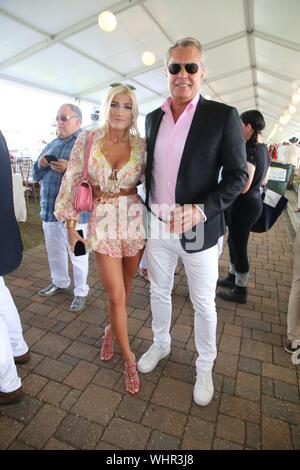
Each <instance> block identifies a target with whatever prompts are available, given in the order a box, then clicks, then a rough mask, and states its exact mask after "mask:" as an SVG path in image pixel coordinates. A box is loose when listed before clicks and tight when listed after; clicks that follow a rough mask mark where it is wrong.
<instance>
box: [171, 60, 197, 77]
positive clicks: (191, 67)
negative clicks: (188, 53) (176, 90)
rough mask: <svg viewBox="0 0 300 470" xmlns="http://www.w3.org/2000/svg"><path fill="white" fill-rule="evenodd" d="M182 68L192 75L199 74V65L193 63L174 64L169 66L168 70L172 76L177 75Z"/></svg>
mask: <svg viewBox="0 0 300 470" xmlns="http://www.w3.org/2000/svg"><path fill="white" fill-rule="evenodd" d="M182 67H184V68H185V71H186V72H187V73H189V74H190V75H194V73H197V72H198V70H199V67H200V66H199V64H196V63H195V62H191V63H188V64H177V63H172V64H169V65H168V70H169V73H170V74H171V75H177V74H178V73H179V72H180V71H181V69H182Z"/></svg>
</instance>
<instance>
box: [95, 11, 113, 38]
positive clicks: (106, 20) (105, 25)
mask: <svg viewBox="0 0 300 470" xmlns="http://www.w3.org/2000/svg"><path fill="white" fill-rule="evenodd" d="M98 24H99V27H100V28H101V29H103V31H105V32H107V33H110V32H111V31H114V30H115V29H116V26H117V18H116V17H115V15H114V14H113V13H111V11H102V13H100V15H99V16H98Z"/></svg>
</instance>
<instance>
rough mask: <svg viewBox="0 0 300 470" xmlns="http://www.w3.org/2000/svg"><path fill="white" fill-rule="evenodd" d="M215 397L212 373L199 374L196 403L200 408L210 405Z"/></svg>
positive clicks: (203, 372) (195, 393)
mask: <svg viewBox="0 0 300 470" xmlns="http://www.w3.org/2000/svg"><path fill="white" fill-rule="evenodd" d="M213 396H214V384H213V380H212V372H211V370H209V371H201V372H200V373H198V374H197V380H196V383H195V386H194V402H195V403H197V405H200V406H206V405H208V404H209V403H210V402H211V400H212V397H213Z"/></svg>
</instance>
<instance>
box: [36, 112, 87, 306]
mask: <svg viewBox="0 0 300 470" xmlns="http://www.w3.org/2000/svg"><path fill="white" fill-rule="evenodd" d="M56 121H57V138H56V139H54V140H52V142H50V143H49V144H48V145H46V147H45V148H44V150H43V151H42V153H41V155H40V157H39V158H38V160H37V161H36V162H35V164H34V166H33V179H34V180H35V181H41V213H40V215H41V219H42V220H43V229H44V235H45V243H46V249H47V254H48V262H49V267H50V272H51V283H50V285H49V286H47V287H45V288H44V289H42V290H40V291H39V295H43V296H46V297H50V296H51V295H54V294H56V293H57V292H59V291H61V290H62V289H66V288H67V287H69V285H70V278H69V274H68V253H69V256H70V259H71V263H72V266H73V275H74V298H73V301H72V303H71V306H70V310H71V311H72V312H79V311H80V310H82V309H83V308H84V306H85V303H86V297H87V295H88V291H89V286H88V285H87V275H88V254H86V255H82V256H77V257H76V256H75V255H74V253H72V251H71V249H70V247H69V245H68V241H67V231H66V229H65V226H64V224H63V223H61V222H58V221H57V219H56V218H55V216H54V206H55V200H56V197H57V195H58V193H59V189H60V185H61V181H62V177H63V174H64V172H65V171H66V169H67V166H68V160H69V158H70V154H71V151H72V148H73V145H74V144H75V141H76V139H77V137H78V135H79V134H80V132H81V129H80V126H81V121H82V116H81V111H80V109H79V108H78V106H75V105H74V104H63V105H62V106H61V107H60V108H59V110H58V111H57V116H56ZM48 155H53V156H55V157H57V159H58V161H54V162H51V163H48V161H47V159H46V158H45V156H48ZM87 221H88V214H87V213H81V215H80V223H79V224H77V226H76V229H77V230H80V229H81V230H83V234H84V237H86V231H87Z"/></svg>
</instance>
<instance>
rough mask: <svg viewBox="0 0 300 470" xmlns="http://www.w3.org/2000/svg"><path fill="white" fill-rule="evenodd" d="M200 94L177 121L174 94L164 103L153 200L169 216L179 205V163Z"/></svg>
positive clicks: (155, 163) (158, 139) (155, 151)
mask: <svg viewBox="0 0 300 470" xmlns="http://www.w3.org/2000/svg"><path fill="white" fill-rule="evenodd" d="M199 96H200V95H199V94H197V95H196V96H195V98H194V99H193V100H192V101H191V102H190V103H189V104H188V105H187V106H186V108H185V110H184V111H183V113H182V114H181V115H180V116H179V118H178V120H177V122H174V118H173V114H172V111H171V98H170V97H169V98H167V100H166V101H165V102H164V104H163V105H162V110H163V111H164V112H165V114H164V116H163V118H162V121H161V124H160V127H159V130H158V134H157V138H156V143H155V149H154V157H153V168H152V189H151V194H150V203H151V205H153V204H159V205H161V204H163V207H161V208H160V210H159V214H158V213H157V210H156V208H153V212H154V213H156V214H157V215H159V216H160V217H162V218H163V219H166V218H167V216H168V214H169V212H170V210H171V209H172V208H173V207H174V206H175V188H176V181H177V176H178V171H179V166H180V162H181V158H182V154H183V149H184V146H185V142H186V139H187V136H188V133H189V130H190V127H191V123H192V120H193V117H194V114H195V111H196V107H197V104H198V101H199Z"/></svg>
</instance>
